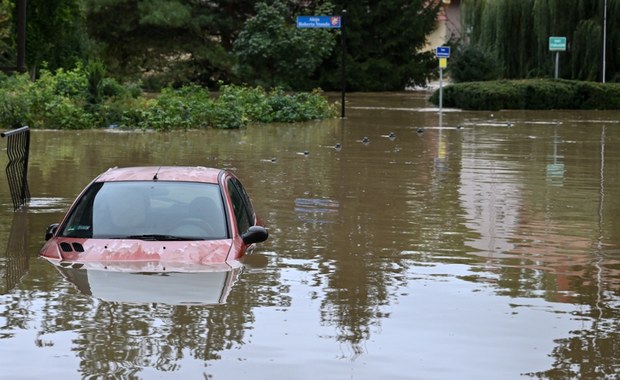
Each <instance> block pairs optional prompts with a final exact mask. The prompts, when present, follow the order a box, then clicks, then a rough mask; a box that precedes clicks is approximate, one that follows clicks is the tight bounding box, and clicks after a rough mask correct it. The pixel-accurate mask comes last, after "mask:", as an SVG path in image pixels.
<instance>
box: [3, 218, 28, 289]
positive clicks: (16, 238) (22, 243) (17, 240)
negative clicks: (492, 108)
mask: <svg viewBox="0 0 620 380" xmlns="http://www.w3.org/2000/svg"><path fill="white" fill-rule="evenodd" d="M10 225H11V231H10V233H9V238H8V239H7V247H6V254H5V256H4V260H2V261H4V262H3V263H2V264H3V265H0V278H3V279H4V284H3V285H4V286H3V287H0V294H4V293H7V292H8V291H10V290H12V289H13V288H14V287H15V286H16V285H17V284H18V283H19V281H20V280H21V278H22V277H23V276H24V275H25V274H26V273H27V272H28V264H29V261H30V257H29V256H28V242H29V231H30V229H29V225H28V210H27V209H25V208H23V207H22V208H21V209H19V210H17V211H16V212H15V213H14V214H13V218H12V221H11V224H10Z"/></svg>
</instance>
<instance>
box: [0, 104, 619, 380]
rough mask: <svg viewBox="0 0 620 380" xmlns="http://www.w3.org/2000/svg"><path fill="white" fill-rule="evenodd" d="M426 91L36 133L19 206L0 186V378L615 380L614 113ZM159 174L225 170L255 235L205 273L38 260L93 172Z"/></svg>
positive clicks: (1, 159)
mask: <svg viewBox="0 0 620 380" xmlns="http://www.w3.org/2000/svg"><path fill="white" fill-rule="evenodd" d="M427 95H428V94H427V93H423V92H409V93H385V94H350V95H349V96H348V108H347V118H346V119H344V120H341V119H339V118H338V119H334V120H327V121H318V122H308V123H299V124H291V125H288V124H272V125H254V126H251V127H248V128H246V129H242V130H231V131H226V130H204V131H187V132H174V133H156V132H119V131H117V130H93V131H62V132H60V131H42V130H34V131H33V132H32V142H31V146H32V151H31V158H30V168H29V170H30V172H29V183H30V190H31V193H32V200H31V202H30V203H29V205H28V207H27V208H26V209H25V210H24V211H21V212H17V213H13V211H12V204H11V200H10V197H9V195H8V194H9V193H8V185H7V184H6V177H5V176H0V178H2V180H1V183H0V207H1V209H0V213H1V216H0V218H1V222H0V243H2V246H0V276H1V282H0V368H1V370H0V378H7V379H9V378H10V379H30V378H42V377H44V376H45V377H49V378H144V379H150V378H184V379H192V378H210V379H231V378H239V377H241V376H245V377H248V378H252V379H268V378H269V379H292V378H294V379H317V378H320V379H345V378H346V379H455V378H469V379H473V378H477V379H483V378H484V379H498V378H501V379H511V378H552V379H566V378H579V379H601V378H609V379H612V378H617V377H618V376H619V375H620V359H619V357H620V355H618V352H619V347H620V296H619V294H620V218H619V215H620V197H619V196H618V195H619V192H620V121H619V118H620V114H619V113H618V112H600V111H589V112H575V111H536V112H534V111H528V112H523V111H498V112H464V111H457V110H445V112H444V113H443V114H442V117H441V119H440V118H439V116H438V114H437V110H436V109H433V108H431V106H430V105H429V104H428V103H427V102H426V96H427ZM334 98H337V95H334ZM391 132H393V136H391V134H390V133H391ZM364 137H367V140H368V141H366V140H365V139H364ZM0 144H2V145H0V147H1V148H2V149H5V147H6V142H5V141H2V140H0ZM337 144H340V145H339V146H337ZM306 152H307V154H305V153H306ZM0 156H1V157H0V165H1V166H2V167H4V166H5V165H6V160H7V159H6V152H5V151H4V150H3V151H2V152H0ZM159 164H166V165H204V166H215V167H223V168H227V169H229V170H232V171H234V172H235V173H236V174H237V175H238V176H239V177H240V178H241V180H242V182H243V183H244V185H245V186H246V188H247V190H248V192H249V194H250V196H251V197H252V199H253V201H254V204H255V208H256V209H257V211H258V212H259V214H260V215H261V217H262V219H263V220H264V221H265V223H266V224H267V226H268V227H269V228H270V233H271V237H270V239H269V240H268V241H267V242H265V243H263V244H261V245H260V246H259V247H258V249H257V250H256V251H255V252H254V253H253V254H252V255H251V256H248V257H247V259H246V260H245V261H243V262H242V263H238V265H236V266H235V268H233V269H231V270H230V271H227V272H213V273H202V274H168V275H166V276H163V275H145V274H127V273H125V274H122V273H121V274H119V273H115V272H105V271H89V272H86V271H84V270H74V269H71V268H68V269H66V270H58V269H56V268H55V267H53V266H51V265H50V264H49V263H47V262H44V261H43V260H41V259H39V258H38V257H37V254H38V250H39V248H40V247H41V245H42V244H43V236H44V230H45V227H46V226H47V225H49V224H50V223H53V222H55V221H58V220H59V218H60V217H61V215H62V213H63V211H64V210H66V208H67V207H68V206H69V205H70V203H71V201H72V200H73V199H74V197H75V196H76V195H77V194H78V192H79V191H80V190H81V189H82V188H83V187H84V186H85V185H86V184H87V183H88V182H89V181H90V180H91V179H92V178H93V177H94V176H95V175H97V174H98V173H100V172H102V171H103V170H105V169H107V168H108V167H112V166H129V165H159Z"/></svg>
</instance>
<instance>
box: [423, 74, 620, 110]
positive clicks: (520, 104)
mask: <svg viewBox="0 0 620 380" xmlns="http://www.w3.org/2000/svg"><path fill="white" fill-rule="evenodd" d="M429 100H430V102H431V103H433V104H436V105H437V104H439V90H436V91H435V92H434V93H433V94H432V95H431V97H430V99H429ZM443 105H444V106H445V107H452V108H461V109H468V110H498V109H620V84H617V83H606V84H602V83H595V82H583V81H570V80H553V79H530V80H516V81H508V80H501V81H489V82H466V83H456V84H452V85H449V86H446V87H445V88H444V89H443Z"/></svg>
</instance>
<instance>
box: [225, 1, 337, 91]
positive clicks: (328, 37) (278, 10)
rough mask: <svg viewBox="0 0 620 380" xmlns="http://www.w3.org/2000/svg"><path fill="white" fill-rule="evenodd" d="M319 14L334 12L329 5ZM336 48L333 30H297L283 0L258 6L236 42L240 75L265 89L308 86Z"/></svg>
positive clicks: (235, 47) (320, 9)
mask: <svg viewBox="0 0 620 380" xmlns="http://www.w3.org/2000/svg"><path fill="white" fill-rule="evenodd" d="M317 12H320V14H330V13H331V12H332V9H331V7H330V6H329V4H328V5H327V6H323V7H322V8H319V9H317ZM334 45H335V34H334V33H333V32H332V31H329V30H325V29H297V28H296V27H295V21H294V19H293V15H292V14H291V10H290V9H289V8H288V7H287V6H286V5H285V2H284V1H282V0H276V1H274V2H273V3H271V4H270V5H268V4H266V3H258V4H257V5H256V16H254V17H252V18H250V19H249V20H248V21H247V22H246V24H245V28H244V29H243V31H241V33H239V37H238V38H237V40H236V41H235V42H234V53H235V56H236V58H237V62H238V65H237V73H238V74H239V76H240V78H241V79H242V80H244V81H245V82H247V83H253V84H258V85H261V86H265V87H285V88H292V87H296V88H300V87H308V86H309V79H310V78H311V76H312V74H313V73H314V72H315V70H316V69H317V67H318V66H319V65H320V64H321V63H322V62H323V60H324V59H325V58H326V57H327V56H328V55H329V54H330V52H331V50H332V48H333V47H334Z"/></svg>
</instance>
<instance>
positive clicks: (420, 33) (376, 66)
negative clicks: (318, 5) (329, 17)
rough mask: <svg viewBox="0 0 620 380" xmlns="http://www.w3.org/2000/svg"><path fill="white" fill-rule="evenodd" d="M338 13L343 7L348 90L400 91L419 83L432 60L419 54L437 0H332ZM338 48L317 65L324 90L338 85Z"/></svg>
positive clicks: (424, 79)
mask: <svg viewBox="0 0 620 380" xmlns="http://www.w3.org/2000/svg"><path fill="white" fill-rule="evenodd" d="M334 4H335V6H336V9H338V10H339V11H338V13H341V11H340V10H342V9H346V11H347V13H346V17H345V18H344V28H345V29H346V30H345V34H346V70H347V88H348V89H349V90H352V91H362V90H364V91H387V90H402V89H404V88H405V87H406V86H409V85H424V84H426V82H427V79H428V78H429V77H430V76H431V75H433V74H432V73H434V71H435V69H436V67H437V62H436V60H435V58H434V56H433V54H432V53H430V52H426V53H424V52H421V51H422V50H423V49H424V47H425V46H426V43H427V41H426V37H427V36H428V34H430V33H431V32H432V31H433V30H434V29H435V22H436V18H437V12H438V11H439V8H440V6H441V3H440V2H439V1H428V0H381V1H377V0H360V1H354V2H353V1H347V0H334ZM335 62H338V63H337V65H338V66H339V65H340V51H339V50H338V49H335V50H334V51H333V52H332V56H331V57H330V58H329V59H327V60H325V61H324V63H323V65H322V67H321V69H320V78H319V80H320V83H321V87H322V88H324V89H339V88H340V86H341V85H340V82H341V79H340V70H339V69H337V68H336V67H334V66H335V64H334V63H335Z"/></svg>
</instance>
